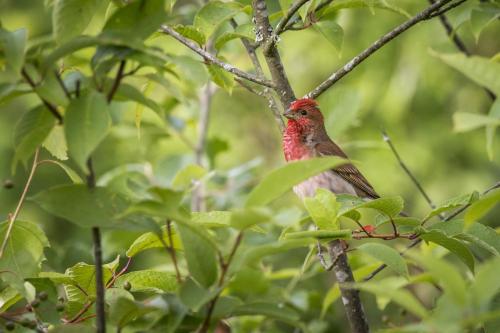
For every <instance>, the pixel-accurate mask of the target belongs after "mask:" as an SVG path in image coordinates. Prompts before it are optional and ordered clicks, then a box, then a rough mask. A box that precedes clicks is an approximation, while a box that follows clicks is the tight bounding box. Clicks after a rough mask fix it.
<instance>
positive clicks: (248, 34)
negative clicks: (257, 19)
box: [215, 24, 255, 51]
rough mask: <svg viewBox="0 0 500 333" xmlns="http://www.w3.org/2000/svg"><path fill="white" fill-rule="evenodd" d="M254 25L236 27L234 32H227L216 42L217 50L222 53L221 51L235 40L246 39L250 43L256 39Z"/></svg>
mask: <svg viewBox="0 0 500 333" xmlns="http://www.w3.org/2000/svg"><path fill="white" fill-rule="evenodd" d="M253 29H254V26H253V24H242V25H239V26H237V27H236V29H235V30H234V31H226V32H224V33H223V34H221V35H220V36H219V37H217V39H216V40H215V49H216V50H217V51H220V49H221V48H222V47H223V46H224V45H226V43H227V42H229V41H232V40H234V39H239V38H246V39H248V40H250V41H253V40H254V39H255V33H254V31H253Z"/></svg>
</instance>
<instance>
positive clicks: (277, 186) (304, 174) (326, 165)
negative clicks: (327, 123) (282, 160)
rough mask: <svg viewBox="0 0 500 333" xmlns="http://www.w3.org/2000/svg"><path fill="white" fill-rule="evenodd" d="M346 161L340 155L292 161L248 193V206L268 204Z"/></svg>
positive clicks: (276, 170) (273, 172) (265, 178)
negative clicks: (301, 183)
mask: <svg viewBox="0 0 500 333" xmlns="http://www.w3.org/2000/svg"><path fill="white" fill-rule="evenodd" d="M345 163H346V161H345V160H344V159H342V158H339V157H322V158H314V159H310V160H302V161H297V162H290V163H288V164H286V165H284V166H282V167H280V168H278V169H275V170H273V171H271V172H270V173H269V174H267V176H265V177H264V179H263V180H262V181H261V182H260V183H259V184H258V185H257V186H256V187H255V188H254V189H253V190H252V191H251V192H250V194H249V195H248V198H247V202H246V206H247V207H249V206H263V205H266V204H267V203H269V202H271V201H273V200H274V199H277V198H278V197H279V196H281V195H282V194H283V193H285V192H286V191H287V190H289V189H290V188H292V187H293V186H294V185H296V184H298V183H300V182H302V181H304V180H306V179H308V178H309V177H312V176H314V175H316V174H318V173H321V172H323V171H326V170H328V169H332V168H335V167H337V166H339V165H342V164H345Z"/></svg>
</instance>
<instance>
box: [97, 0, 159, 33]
mask: <svg viewBox="0 0 500 333" xmlns="http://www.w3.org/2000/svg"><path fill="white" fill-rule="evenodd" d="M166 18H167V14H166V12H165V8H164V0H148V1H134V2H132V3H130V4H129V5H127V6H124V7H121V8H118V9H117V10H116V11H115V12H114V13H113V15H112V16H111V17H110V18H109V19H108V20H107V22H106V24H105V25H104V28H103V33H104V34H107V35H118V36H124V37H127V38H130V39H132V40H144V39H146V38H147V37H148V36H149V35H151V34H152V33H153V32H155V31H156V30H158V29H159V27H160V25H161V24H162V23H164V22H165V21H166Z"/></svg>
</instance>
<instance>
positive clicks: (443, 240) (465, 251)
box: [420, 230, 474, 272]
mask: <svg viewBox="0 0 500 333" xmlns="http://www.w3.org/2000/svg"><path fill="white" fill-rule="evenodd" d="M420 238H422V239H423V240H425V241H427V242H433V243H436V244H438V245H440V246H442V247H444V248H446V249H447V250H448V251H450V252H451V253H454V254H455V255H457V256H458V257H459V258H460V260H462V261H463V262H464V263H465V264H466V265H467V267H469V269H470V270H471V271H472V272H474V256H473V255H472V253H471V251H470V250H469V248H467V246H465V245H464V244H463V243H462V242H461V241H459V240H457V239H454V238H451V237H448V236H447V235H446V234H445V233H444V232H439V231H437V230H432V231H430V232H427V233H424V234H422V235H421V236H420Z"/></svg>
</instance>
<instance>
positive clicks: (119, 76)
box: [107, 60, 126, 103]
mask: <svg viewBox="0 0 500 333" xmlns="http://www.w3.org/2000/svg"><path fill="white" fill-rule="evenodd" d="M125 64H126V61H125V60H122V61H120V66H119V67H118V71H117V72H116V77H115V80H114V81H113V86H112V87H111V89H110V91H109V93H108V96H107V101H108V103H110V102H111V101H112V100H113V96H114V95H115V94H116V91H117V90H118V87H119V86H120V83H121V81H122V79H123V71H124V70H125Z"/></svg>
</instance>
